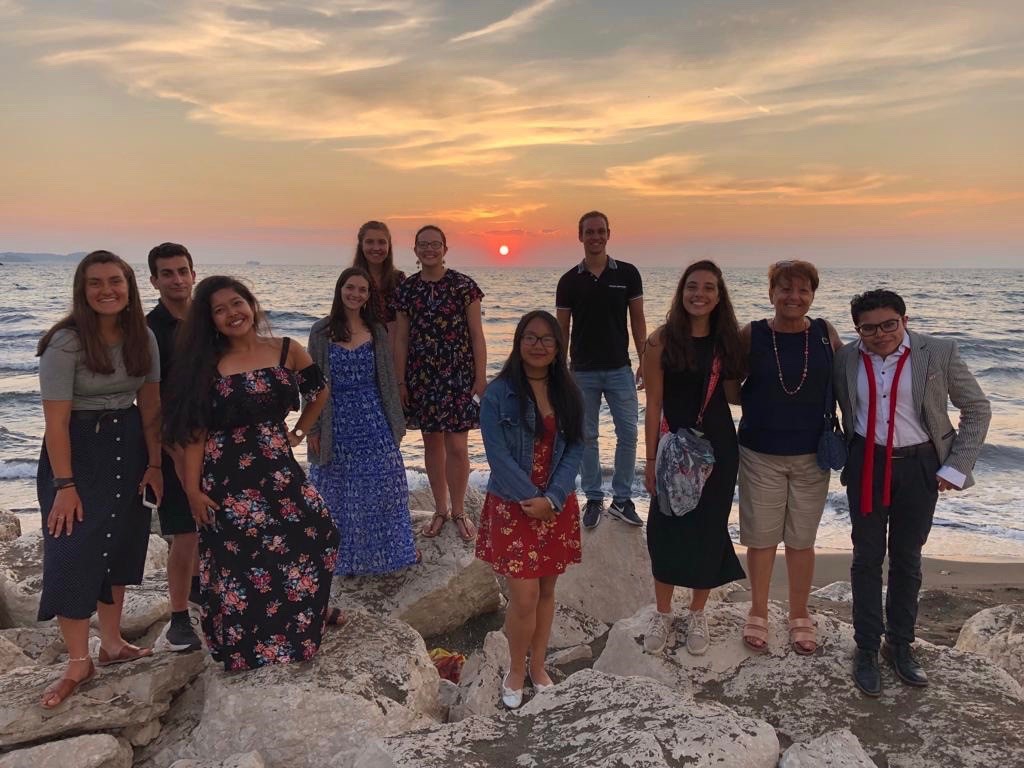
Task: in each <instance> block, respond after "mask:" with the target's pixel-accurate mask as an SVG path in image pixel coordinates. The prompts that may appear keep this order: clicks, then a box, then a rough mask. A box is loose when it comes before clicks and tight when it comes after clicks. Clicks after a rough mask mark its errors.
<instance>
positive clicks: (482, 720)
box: [355, 670, 779, 768]
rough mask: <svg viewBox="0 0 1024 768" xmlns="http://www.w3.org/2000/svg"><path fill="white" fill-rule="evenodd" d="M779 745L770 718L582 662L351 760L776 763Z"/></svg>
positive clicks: (376, 765) (650, 766)
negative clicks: (516, 705) (511, 707)
mask: <svg viewBox="0 0 1024 768" xmlns="http://www.w3.org/2000/svg"><path fill="white" fill-rule="evenodd" d="M778 753H779V741H778V738H777V737H776V735H775V732H774V731H773V730H772V727H771V726H770V725H768V723H766V722H763V721H760V720H754V719H752V718H749V717H743V716H740V715H737V714H736V713H735V712H733V711H731V710H730V709H729V708H728V707H724V706H722V705H720V704H715V703H697V702H694V701H693V700H692V699H689V698H687V697H684V696H680V695H679V694H677V693H675V692H674V691H672V690H669V689H668V688H666V687H665V686H663V685H659V684H657V683H654V682H652V681H650V680H644V679H642V678H624V677H615V676H612V675H604V674H601V673H599V672H594V671H592V670H582V671H580V672H577V673H576V674H574V675H572V676H570V677H569V678H568V679H567V680H566V681H565V682H563V683H561V684H560V685H557V686H555V687H554V688H553V689H551V690H550V691H545V692H544V693H542V694H538V695H537V696H535V697H534V698H533V699H532V700H531V701H529V702H528V703H527V704H525V705H523V707H522V708H520V709H518V710H515V711H514V712H506V713H502V714H501V715H499V716H497V717H494V718H487V717H471V718H469V719H467V720H463V721H462V722H460V723H457V724H455V725H449V726H440V727H433V728H428V729H425V730H421V731H417V732H414V733H406V734H402V735H398V736H392V737H388V738H383V739H380V740H378V741H375V742H373V743H372V744H370V745H369V746H368V747H367V748H366V750H365V751H364V752H363V754H361V755H360V756H359V759H358V760H357V761H356V762H355V766H356V768H399V766H400V767H401V768H449V766H452V765H458V766H462V767H463V768H505V767H506V766H557V765H567V766H574V765H578V766H604V765H621V766H627V765H632V766H644V767H645V768H659V767H661V766H664V767H665V768H668V767H669V766H672V767H673V768H674V767H675V766H680V765H692V766H697V767H699V766H722V765H727V766H730V768H755V767H756V768H774V766H775V764H776V762H777V761H778Z"/></svg>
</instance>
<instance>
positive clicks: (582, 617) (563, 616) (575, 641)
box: [548, 581, 608, 648]
mask: <svg viewBox="0 0 1024 768" xmlns="http://www.w3.org/2000/svg"><path fill="white" fill-rule="evenodd" d="M560 589H561V581H559V583H558V584H556V585H555V599H556V600H557V599H558V597H559V595H558V592H559V590H560ZM607 631H608V625H607V624H605V623H604V622H602V621H598V620H597V619H595V618H594V617H593V616H588V615H587V614H585V613H581V612H580V611H578V610H576V609H575V608H570V607H568V606H566V605H562V604H561V603H558V602H556V603H555V619H554V621H553V622H552V623H551V637H550V638H549V639H548V648H572V647H574V646H577V645H589V644H590V643H592V642H594V641H595V640H596V639H597V638H599V637H601V635H603V634H604V633H605V632H607Z"/></svg>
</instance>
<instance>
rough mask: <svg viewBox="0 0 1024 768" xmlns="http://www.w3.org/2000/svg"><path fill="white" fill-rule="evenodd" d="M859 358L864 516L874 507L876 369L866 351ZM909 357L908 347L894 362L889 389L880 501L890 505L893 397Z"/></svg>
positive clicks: (861, 502) (894, 420) (861, 474)
mask: <svg viewBox="0 0 1024 768" xmlns="http://www.w3.org/2000/svg"><path fill="white" fill-rule="evenodd" d="M860 355H861V359H862V360H863V361H864V373H865V374H866V375H867V377H868V428H867V429H866V430H865V431H866V432H867V434H866V435H865V436H864V466H862V467H861V470H860V513H861V514H862V515H864V516H865V517H867V516H868V515H870V514H871V510H872V508H873V507H874V503H873V501H874V494H873V493H872V490H871V488H872V478H873V476H874V473H875V418H876V411H877V410H878V407H877V406H878V403H877V400H878V387H877V385H876V384H875V368H874V366H873V365H871V357H870V356H869V355H868V354H867V353H866V352H861V353H860ZM909 359H910V349H907V351H906V352H904V353H903V355H902V356H901V357H900V359H899V362H898V363H896V374H895V375H894V376H893V377H892V387H890V389H889V434H888V436H887V437H886V440H885V476H884V477H883V479H882V504H884V505H885V506H889V503H890V501H891V500H892V443H893V437H894V435H895V434H896V396H897V394H898V393H899V387H900V374H901V373H903V366H904V365H906V364H907V360H909Z"/></svg>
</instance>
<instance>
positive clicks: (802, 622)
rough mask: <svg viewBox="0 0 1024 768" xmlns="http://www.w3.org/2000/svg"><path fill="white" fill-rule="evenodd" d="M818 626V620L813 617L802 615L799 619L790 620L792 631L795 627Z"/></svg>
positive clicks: (811, 627)
mask: <svg viewBox="0 0 1024 768" xmlns="http://www.w3.org/2000/svg"><path fill="white" fill-rule="evenodd" d="M817 626H818V622H816V621H815V620H814V619H811V618H806V617H802V618H799V619H790V620H789V629H790V631H793V630H794V629H816V628H817Z"/></svg>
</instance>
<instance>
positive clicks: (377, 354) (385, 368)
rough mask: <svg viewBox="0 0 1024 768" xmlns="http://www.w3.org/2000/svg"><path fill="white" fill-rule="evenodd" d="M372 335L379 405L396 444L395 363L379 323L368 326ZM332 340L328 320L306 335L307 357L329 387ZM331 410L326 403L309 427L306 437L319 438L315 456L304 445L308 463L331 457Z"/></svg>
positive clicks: (399, 419) (399, 420)
mask: <svg viewBox="0 0 1024 768" xmlns="http://www.w3.org/2000/svg"><path fill="white" fill-rule="evenodd" d="M370 332H371V333H372V334H373V359H374V367H375V368H376V372H377V391H378V392H379V393H380V402H381V405H382V406H383V407H384V417H385V418H386V419H387V420H388V426H390V427H391V434H392V435H393V436H394V438H395V445H398V444H399V443H400V442H401V440H402V438H403V437H404V436H405V414H404V413H403V412H402V401H401V400H400V399H399V397H398V381H397V380H396V378H395V364H394V362H393V361H392V359H391V349H390V348H389V347H388V332H387V329H386V328H385V327H384V326H382V325H380V324H379V323H373V324H371V326H370ZM331 343H332V342H331V339H330V337H329V336H328V331H327V318H326V317H325V318H323V319H322V320H317V321H316V323H314V324H313V328H312V329H311V330H310V332H309V354H310V357H312V358H313V362H314V363H316V364H317V365H318V366H319V367H320V370H321V371H323V374H324V378H325V379H326V380H327V382H328V384H330V380H331V360H330V352H331ZM333 421H334V408H333V407H332V406H331V403H327V404H326V405H325V406H324V409H323V410H322V411H321V412H320V418H319V419H317V421H316V423H315V424H314V425H313V426H312V427H311V428H310V430H309V434H311V435H320V436H321V438H320V452H319V453H316V452H314V451H313V449H312V447H309V446H308V445H307V454H308V456H309V463H310V464H328V463H330V461H331V459H332V458H333V457H334V439H333V436H334V428H333Z"/></svg>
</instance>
